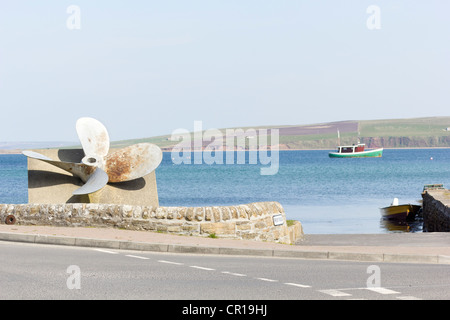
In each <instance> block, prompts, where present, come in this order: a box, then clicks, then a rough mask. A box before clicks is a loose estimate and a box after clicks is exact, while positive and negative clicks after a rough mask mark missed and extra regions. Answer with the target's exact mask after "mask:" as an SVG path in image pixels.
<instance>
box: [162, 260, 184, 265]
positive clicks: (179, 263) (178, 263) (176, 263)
mask: <svg viewBox="0 0 450 320" xmlns="http://www.w3.org/2000/svg"><path fill="white" fill-rule="evenodd" d="M158 262H161V263H167V264H175V265H177V266H182V265H183V264H184V263H181V262H173V261H166V260H158Z"/></svg>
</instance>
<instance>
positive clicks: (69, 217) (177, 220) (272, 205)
mask: <svg viewBox="0 0 450 320" xmlns="http://www.w3.org/2000/svg"><path fill="white" fill-rule="evenodd" d="M274 217H275V219H277V218H281V219H280V221H281V222H280V223H281V225H275V223H274ZM0 221H1V223H15V224H19V225H52V226H65V227H114V228H121V229H127V230H142V231H156V232H167V233H173V234H181V235H194V236H205V237H207V236H215V237H226V238H236V239H250V240H257V241H270V242H279V243H287V244H291V243H293V242H295V241H296V240H297V239H299V238H301V237H302V236H303V230H302V227H301V224H300V223H299V222H296V223H294V225H293V226H291V227H288V226H287V224H286V216H285V213H284V209H283V207H282V206H281V205H280V204H279V203H278V202H258V203H250V204H245V205H236V206H222V207H152V206H131V205H117V204H93V203H73V204H0Z"/></svg>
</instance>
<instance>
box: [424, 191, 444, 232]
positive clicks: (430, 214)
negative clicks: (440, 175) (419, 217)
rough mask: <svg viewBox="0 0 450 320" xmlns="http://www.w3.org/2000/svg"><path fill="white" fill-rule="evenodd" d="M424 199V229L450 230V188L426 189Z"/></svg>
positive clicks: (435, 230)
mask: <svg viewBox="0 0 450 320" xmlns="http://www.w3.org/2000/svg"><path fill="white" fill-rule="evenodd" d="M422 199H423V231H425V232H450V190H448V189H444V188H442V189H434V190H425V191H424V192H423V193H422Z"/></svg>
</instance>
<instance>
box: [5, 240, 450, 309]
mask: <svg viewBox="0 0 450 320" xmlns="http://www.w3.org/2000/svg"><path fill="white" fill-rule="evenodd" d="M0 299H7V300H16V299H39V300H42V299H46V300H47V299H64V300H65V299H121V300H126V299H151V300H155V299H156V300H160V299H163V300H167V299H168V300H216V299H217V300H230V301H237V300H242V299H243V300H278V299H280V300H297V299H302V300H311V299H313V300H327V299H333V300H347V299H368V300H415V299H420V300H434V299H436V300H437V299H439V300H442V299H450V266H449V265H434V264H400V263H370V262H348V261H330V260H303V259H287V258H268V257H242V256H239V257H238V256H213V255H189V254H170V253H152V252H139V251H122V250H109V249H108V250H106V249H98V248H81V247H70V246H52V245H37V244H25V243H14V242H0Z"/></svg>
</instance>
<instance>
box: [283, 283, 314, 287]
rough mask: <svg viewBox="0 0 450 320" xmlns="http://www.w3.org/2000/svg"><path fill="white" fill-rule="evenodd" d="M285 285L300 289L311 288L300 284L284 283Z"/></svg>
mask: <svg viewBox="0 0 450 320" xmlns="http://www.w3.org/2000/svg"><path fill="white" fill-rule="evenodd" d="M285 284H287V285H288V286H294V287H300V288H311V286H307V285H305V284H300V283H292V282H286V283H285Z"/></svg>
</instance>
